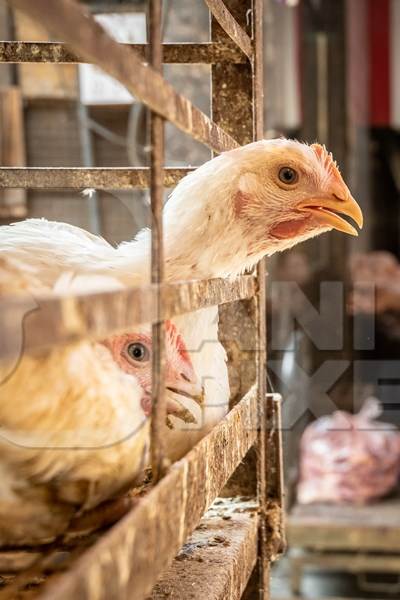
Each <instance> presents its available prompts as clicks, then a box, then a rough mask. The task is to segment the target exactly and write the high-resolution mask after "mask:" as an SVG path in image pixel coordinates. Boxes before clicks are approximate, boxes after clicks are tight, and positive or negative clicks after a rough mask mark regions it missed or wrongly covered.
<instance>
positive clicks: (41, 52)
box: [0, 41, 247, 65]
mask: <svg viewBox="0 0 400 600" xmlns="http://www.w3.org/2000/svg"><path fill="white" fill-rule="evenodd" d="M123 45H124V46H126V47H128V48H131V49H132V50H135V51H136V52H137V53H138V54H139V55H140V56H141V57H142V58H144V57H145V56H146V50H147V44H123ZM162 48H163V62H164V63H172V64H201V63H203V64H209V65H210V64H215V63H220V62H231V63H244V62H246V61H247V58H246V56H245V55H244V54H243V52H242V51H241V50H240V48H239V47H238V46H237V45H236V44H233V43H230V44H227V43H214V44H211V43H207V44H189V43H181V44H163V47H162ZM79 62H80V61H79V58H78V57H77V56H76V55H74V54H73V53H72V52H70V51H69V50H68V47H67V46H66V45H65V44H62V43H58V42H22V41H18V42H7V41H4V42H0V63H79Z"/></svg>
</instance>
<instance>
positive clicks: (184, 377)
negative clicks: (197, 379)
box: [180, 373, 190, 383]
mask: <svg viewBox="0 0 400 600" xmlns="http://www.w3.org/2000/svg"><path fill="white" fill-rule="evenodd" d="M180 376H181V377H182V379H183V380H184V381H187V382H188V383H190V379H189V377H188V376H187V375H185V373H180Z"/></svg>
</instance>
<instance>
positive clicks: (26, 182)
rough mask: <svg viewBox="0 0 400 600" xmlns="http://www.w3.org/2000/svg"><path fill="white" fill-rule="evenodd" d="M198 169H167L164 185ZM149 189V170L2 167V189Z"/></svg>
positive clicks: (175, 182)
mask: <svg viewBox="0 0 400 600" xmlns="http://www.w3.org/2000/svg"><path fill="white" fill-rule="evenodd" d="M194 170H195V167H193V168H192V167H181V168H168V167H167V168H165V169H164V181H163V185H164V187H166V188H171V187H174V186H175V185H176V184H177V183H178V181H180V180H181V179H182V178H183V177H185V175H187V174H188V173H191V172H192V171H194ZM149 187H150V169H149V168H147V167H144V168H141V167H131V168H130V169H127V168H125V167H120V168H111V167H107V168H105V167H94V168H81V167H53V168H47V167H0V188H24V189H35V188H38V189H77V190H84V189H86V188H94V189H96V190H131V189H134V188H137V189H147V188H149Z"/></svg>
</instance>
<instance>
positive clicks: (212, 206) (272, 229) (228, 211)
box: [0, 139, 362, 458]
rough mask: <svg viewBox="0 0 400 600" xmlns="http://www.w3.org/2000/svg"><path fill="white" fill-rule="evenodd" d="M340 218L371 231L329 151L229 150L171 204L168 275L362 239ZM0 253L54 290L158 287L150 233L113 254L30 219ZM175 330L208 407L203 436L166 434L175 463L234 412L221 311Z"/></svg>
mask: <svg viewBox="0 0 400 600" xmlns="http://www.w3.org/2000/svg"><path fill="white" fill-rule="evenodd" d="M340 214H343V215H347V216H349V217H351V218H353V219H354V220H355V222H356V223H357V224H358V225H359V226H360V227H361V226H362V212H361V209H360V207H359V206H358V204H357V203H356V202H355V200H354V199H353V198H352V196H351V194H350V191H349V189H348V188H347V186H346V184H345V183H344V181H343V179H342V177H341V175H340V173H339V170H338V168H337V166H336V164H335V163H334V161H333V159H332V156H331V155H330V154H328V153H327V151H326V150H325V148H324V147H322V146H320V145H318V144H313V145H311V146H308V145H306V144H301V143H299V142H296V141H291V140H285V139H277V140H263V141H259V142H255V143H252V144H248V145H247V146H244V147H242V148H238V149H235V150H232V151H230V152H226V153H224V154H222V155H220V156H218V157H217V158H214V159H212V160H210V161H208V162H207V163H205V164H204V165H202V166H201V167H199V168H198V169H197V170H196V171H194V172H193V173H191V174H190V175H188V176H187V177H185V178H184V179H183V180H182V181H181V182H180V183H179V184H178V185H177V186H176V188H175V190H174V191H173V192H172V194H171V196H170V198H169V200H168V202H167V204H166V207H165V209H164V231H165V257H166V269H165V272H166V278H167V280H168V281H173V280H182V279H193V278H210V277H231V276H235V275H238V274H240V273H243V272H244V271H245V270H246V269H249V268H251V267H253V266H254V265H255V264H256V263H257V262H258V261H259V260H260V259H261V258H262V257H264V256H266V255H271V254H273V253H274V252H277V251H281V250H285V249H287V248H290V247H291V246H293V245H295V244H296V243H298V242H301V241H303V240H306V239H308V238H311V237H314V236H316V235H319V234H320V233H323V232H326V231H329V230H331V229H338V230H340V231H343V232H345V233H349V234H351V235H357V232H356V230H355V228H354V227H353V226H352V225H351V224H350V223H349V222H347V221H346V220H345V219H343V218H342V217H341V216H340ZM0 252H5V253H7V254H8V253H11V255H12V256H15V257H17V258H20V259H22V260H24V261H26V262H27V263H28V264H30V263H32V262H33V263H34V264H35V265H37V266H38V267H39V268H40V269H41V277H43V281H46V282H47V283H50V284H51V283H53V282H54V281H55V280H56V279H57V278H58V277H59V275H60V272H61V271H63V270H68V271H72V272H73V273H77V274H88V273H91V274H93V273H101V274H110V275H113V276H114V277H116V278H118V279H119V280H120V281H122V282H123V283H125V284H131V285H132V284H136V283H143V282H146V281H148V280H149V266H150V260H149V256H150V232H149V231H148V230H144V231H143V232H141V233H139V235H138V236H137V238H136V239H135V240H133V241H131V242H125V243H123V244H121V245H120V246H118V247H117V248H114V247H112V246H111V245H110V244H108V243H107V242H106V241H105V240H103V239H101V238H98V237H96V236H93V235H91V234H89V233H87V232H83V231H82V230H80V229H78V228H75V227H72V226H69V225H66V224H62V223H49V222H47V221H43V220H28V221H25V222H23V223H17V224H15V225H13V226H9V227H4V228H1V229H0ZM175 323H176V324H177V326H178V329H179V330H180V332H181V334H182V336H183V337H184V339H185V340H186V343H187V346H188V349H189V351H190V355H191V359H192V362H193V366H194V368H195V370H196V372H197V374H198V376H199V377H201V379H202V381H203V384H204V387H205V403H204V409H203V414H202V427H201V429H200V430H197V431H190V432H188V431H172V432H168V433H167V435H168V437H169V439H168V449H169V454H170V456H171V457H172V458H177V457H178V456H181V455H182V454H184V452H186V450H187V449H188V448H189V447H190V446H191V445H192V444H193V443H194V442H195V441H196V440H197V439H199V438H200V437H201V436H202V435H204V433H205V432H206V431H208V430H209V429H210V428H211V427H212V426H213V425H214V423H215V422H216V421H218V420H219V419H220V418H221V417H222V416H223V415H224V414H225V413H226V411H227V408H228V400H229V385H228V377H227V369H226V364H225V352H224V349H223V347H222V345H221V344H220V343H219V341H218V309H217V307H213V308H210V309H204V310H201V311H197V312H196V313H193V314H190V315H184V316H182V317H179V318H178V319H175Z"/></svg>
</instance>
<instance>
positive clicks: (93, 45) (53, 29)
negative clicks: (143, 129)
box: [8, 0, 238, 152]
mask: <svg viewBox="0 0 400 600" xmlns="http://www.w3.org/2000/svg"><path fill="white" fill-rule="evenodd" d="M8 2H9V4H10V5H11V6H12V7H14V8H17V9H20V10H22V11H23V12H25V13H26V14H28V15H29V16H30V17H31V18H33V19H34V20H36V21H38V22H39V23H40V24H41V26H42V27H44V28H45V29H46V30H48V31H49V32H50V33H51V34H53V35H55V36H56V37H57V38H59V39H62V40H63V41H65V42H66V43H67V44H68V45H69V46H70V47H71V49H72V50H73V51H74V52H75V53H76V54H77V55H78V56H79V57H80V60H83V61H87V62H91V63H94V64H96V65H97V66H99V67H100V68H101V69H103V70H104V71H105V72H106V73H108V74H109V75H111V76H112V77H114V78H115V79H117V80H118V81H120V82H121V83H122V84H123V85H124V86H125V87H126V88H127V89H128V90H129V91H130V92H131V93H132V94H133V95H134V96H135V97H136V98H137V99H138V100H140V101H141V102H144V103H145V104H146V105H147V106H148V107H149V108H150V109H151V110H152V111H154V112H157V113H158V114H159V115H160V116H162V117H164V118H165V119H167V120H169V121H170V122H171V123H173V124H174V125H176V126H177V127H178V128H179V129H181V130H182V131H184V132H185V133H187V134H189V135H190V136H191V137H192V138H194V139H195V140H197V141H199V142H201V143H203V144H205V145H207V146H209V147H210V148H212V149H213V150H214V151H216V152H223V151H225V150H231V149H233V148H236V147H237V146H238V144H237V142H236V141H235V140H234V139H233V138H232V137H231V136H230V135H229V134H227V133H226V132H225V131H223V130H222V129H221V128H220V127H218V126H217V125H216V124H215V123H213V122H212V121H211V120H210V119H209V118H208V117H207V116H206V115H205V114H204V113H203V112H202V111H201V110H199V109H198V108H196V107H195V106H194V105H193V104H192V103H191V102H190V101H189V100H188V99H187V98H185V97H184V96H182V95H181V94H178V92H177V91H176V90H175V89H174V87H173V86H172V85H170V84H169V83H168V82H167V81H165V79H164V78H163V77H162V75H161V74H160V73H157V72H156V71H155V70H154V69H153V68H151V67H150V66H149V65H148V64H145V63H144V62H143V60H142V58H141V57H140V56H139V55H138V54H137V52H134V51H133V50H132V49H130V48H125V47H124V46H123V45H121V44H119V43H118V42H116V41H115V40H114V39H112V38H111V37H110V36H109V35H108V34H107V33H106V32H105V31H104V29H103V28H102V27H101V26H100V25H99V24H98V23H97V22H96V21H95V20H94V19H93V17H91V16H90V14H89V13H88V11H87V10H85V9H84V8H83V7H82V6H80V5H79V4H77V2H75V1H74V0H35V2H32V1H31V0H8Z"/></svg>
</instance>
